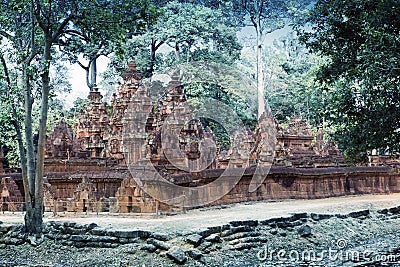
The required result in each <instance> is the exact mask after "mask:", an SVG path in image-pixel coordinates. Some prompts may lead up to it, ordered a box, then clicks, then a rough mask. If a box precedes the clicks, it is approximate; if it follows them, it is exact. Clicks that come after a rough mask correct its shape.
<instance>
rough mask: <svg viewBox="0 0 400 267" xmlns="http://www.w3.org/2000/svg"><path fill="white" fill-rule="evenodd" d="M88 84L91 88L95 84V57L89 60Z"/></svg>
mask: <svg viewBox="0 0 400 267" xmlns="http://www.w3.org/2000/svg"><path fill="white" fill-rule="evenodd" d="M90 84H91V88H93V87H94V86H95V85H96V84H97V57H96V58H94V59H93V60H92V61H90Z"/></svg>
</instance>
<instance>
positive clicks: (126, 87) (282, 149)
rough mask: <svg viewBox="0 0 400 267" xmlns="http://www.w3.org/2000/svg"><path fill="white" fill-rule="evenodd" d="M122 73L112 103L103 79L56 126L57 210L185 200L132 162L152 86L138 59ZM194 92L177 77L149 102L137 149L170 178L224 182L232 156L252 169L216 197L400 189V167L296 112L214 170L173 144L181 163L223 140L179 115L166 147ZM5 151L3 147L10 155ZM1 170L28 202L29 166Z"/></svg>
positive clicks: (123, 208)
mask: <svg viewBox="0 0 400 267" xmlns="http://www.w3.org/2000/svg"><path fill="white" fill-rule="evenodd" d="M122 77H123V84H122V85H121V86H120V87H119V88H118V94H114V96H113V99H112V109H111V112H110V111H109V110H107V106H106V105H105V104H104V103H103V100H102V98H103V96H102V95H101V93H100V92H99V90H98V88H97V87H96V86H95V87H94V88H93V89H92V90H91V91H90V92H89V96H88V99H89V104H88V105H87V106H86V109H85V110H84V111H83V112H82V113H81V115H80V116H79V118H78V123H77V124H76V125H74V126H73V127H70V126H69V125H68V124H67V123H66V122H65V120H64V119H63V118H62V119H61V120H60V122H59V124H58V125H57V126H56V127H55V128H54V130H53V131H52V132H51V133H50V134H49V135H48V137H47V142H46V148H45V149H46V151H45V155H46V160H45V182H44V195H45V208H46V210H47V211H53V212H111V213H115V212H120V213H151V212H159V211H173V210H174V209H175V208H174V207H172V206H169V205H167V204H165V203H161V202H159V201H158V200H157V199H154V198H153V197H152V196H150V195H149V194H147V193H146V192H144V191H143V190H142V189H141V187H140V186H139V185H138V184H137V183H136V180H135V179H134V177H132V174H131V173H130V172H129V170H128V168H127V162H126V159H125V155H124V149H123V127H124V115H125V113H126V110H127V108H128V107H129V106H130V105H131V104H132V103H134V102H135V101H139V100H138V99H137V97H136V96H137V95H138V94H139V95H142V96H145V95H146V94H147V91H146V89H145V88H144V86H143V85H142V80H141V75H140V73H139V71H138V70H137V69H136V66H135V64H134V63H130V64H129V65H128V69H127V70H126V72H125V73H124V74H123V75H122ZM185 101H186V97H185V92H184V86H183V85H181V84H180V82H179V79H178V78H177V77H173V78H172V80H171V82H170V83H169V86H168V90H167V93H166V95H164V96H163V97H161V98H160V99H159V102H158V103H157V104H156V105H154V106H151V107H148V108H150V110H151V112H150V114H149V116H148V119H147V121H146V124H145V128H146V129H145V130H146V134H147V139H146V140H147V141H146V142H147V143H146V146H145V147H144V148H139V149H138V150H137V153H138V154H140V156H141V157H144V158H147V159H149V160H150V161H151V163H152V165H153V166H154V167H155V168H156V169H157V171H158V172H159V173H160V174H162V176H163V177H165V178H166V179H167V180H169V181H173V182H174V183H175V184H177V185H181V186H201V185H205V184H208V183H209V182H212V181H214V180H215V179H217V178H218V175H219V174H221V172H223V171H224V169H225V168H227V166H228V162H230V164H232V166H234V167H235V168H246V170H245V172H244V175H243V177H242V178H241V179H240V181H239V182H238V183H237V184H236V185H235V187H234V188H233V189H232V190H231V191H230V192H229V193H228V194H227V195H225V196H223V197H222V198H221V199H219V200H217V201H215V202H213V203H211V205H215V204H226V203H234V202H241V201H252V200H270V199H284V198H320V197H329V196H337V195H344V194H361V193H390V192H399V191H400V182H399V177H400V176H399V175H398V174H394V173H393V172H392V169H390V168H386V167H353V168H348V167H345V165H344V160H343V156H342V154H341V153H340V151H339V150H338V149H337V147H336V145H335V143H334V142H333V141H328V142H326V141H325V140H324V137H323V132H322V130H320V131H319V132H318V133H317V134H316V135H315V134H314V133H313V131H312V129H311V128H310V126H309V125H307V123H306V122H305V121H304V120H302V119H301V118H299V117H295V118H293V119H292V120H291V121H290V123H289V125H288V127H287V128H285V129H283V128H282V127H281V126H280V125H279V124H278V123H277V122H276V120H275V119H274V118H273V116H272V115H271V114H270V113H268V112H265V113H264V114H263V115H262V116H261V118H260V120H259V123H258V125H257V126H256V129H255V130H254V131H249V132H248V133H247V136H245V137H244V139H243V140H246V142H241V141H240V140H241V139H237V140H239V141H236V142H237V144H233V145H232V147H231V149H230V150H229V151H222V150H220V149H218V150H217V151H215V152H216V154H217V155H216V156H215V157H213V155H207V157H206V158H207V161H208V162H211V164H209V165H208V167H207V169H206V170H203V171H200V172H192V173H187V172H183V171H182V170H180V169H179V168H177V167H176V164H175V165H174V164H171V163H170V162H169V160H168V157H167V156H168V153H174V151H175V150H176V149H177V148H179V149H180V151H183V153H182V154H180V155H179V156H178V157H175V160H176V162H178V165H179V164H182V165H185V164H186V165H187V164H197V162H198V161H196V159H198V158H199V153H200V151H199V140H201V139H203V138H205V137H207V138H209V139H210V140H215V138H214V136H213V133H212V131H211V130H209V129H207V128H205V127H203V126H202V124H201V123H200V122H199V121H195V120H191V121H190V122H189V123H187V122H183V121H179V120H178V121H176V122H175V125H174V126H173V127H175V129H176V130H179V131H178V133H179V136H178V141H179V142H178V143H179V144H176V143H175V147H174V146H173V145H172V144H173V142H166V144H163V145H164V147H163V146H162V141H161V139H162V137H161V131H162V126H163V124H164V123H166V120H167V118H168V116H169V115H170V114H171V113H172V112H173V111H174V109H179V107H180V104H181V103H184V102H185ZM143 110H144V107H143ZM175 111H176V112H179V110H178V111H177V110H175ZM137 112H143V111H140V110H138V111H137ZM182 112H184V111H182ZM273 131H274V132H275V134H273ZM246 146H247V147H249V148H252V149H251V151H250V156H249V157H247V158H246V157H243V156H242V155H243V151H242V150H243V148H244V147H246ZM175 156H176V155H175ZM2 160H3V155H2V153H1V154H0V163H1V162H2ZM176 162H175V163H176ZM179 162H180V163H179ZM257 165H258V166H271V165H272V167H271V170H270V172H269V174H268V176H267V177H266V178H265V179H264V180H263V181H261V185H260V186H259V187H258V188H257V190H256V191H255V192H249V190H248V188H249V184H250V182H251V179H252V175H253V173H254V169H255V166H257ZM191 167H194V168H196V166H191ZM2 173H3V174H2ZM0 177H1V199H0V201H1V203H0V204H1V205H2V207H4V209H6V210H21V209H22V208H23V204H22V203H23V198H22V195H23V194H21V193H22V192H23V186H22V179H21V176H20V174H12V175H11V174H7V173H5V174H4V170H3V168H2V164H0ZM203 197H204V196H203Z"/></svg>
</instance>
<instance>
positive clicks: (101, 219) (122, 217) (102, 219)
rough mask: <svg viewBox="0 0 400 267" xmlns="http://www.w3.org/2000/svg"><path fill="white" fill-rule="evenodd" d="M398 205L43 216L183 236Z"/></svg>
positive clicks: (382, 199) (265, 205) (348, 201)
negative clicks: (246, 223) (244, 222)
mask: <svg viewBox="0 0 400 267" xmlns="http://www.w3.org/2000/svg"><path fill="white" fill-rule="evenodd" d="M398 205H400V193H397V194H390V195H363V196H346V197H335V198H327V199H313V200H285V201H279V202H253V203H241V204H235V205H230V206H224V207H213V208H207V209H197V210H191V211H188V212H187V213H185V214H178V215H174V216H158V217H155V216H133V215H127V214H117V215H113V214H108V213H103V214H99V215H96V214H88V215H86V214H69V213H65V214H64V213H60V214H59V216H57V217H53V216H52V214H51V213H46V215H45V221H74V222H77V223H79V224H87V223H92V222H95V223H97V224H98V225H99V226H100V227H102V228H114V229H138V228H139V229H142V230H152V231H160V232H175V233H185V232H190V231H193V230H195V229H201V228H205V227H208V226H216V225H222V224H225V223H228V222H230V221H235V220H249V219H254V220H265V219H268V218H273V217H280V216H287V215H290V214H292V213H298V212H315V213H330V214H332V213H347V212H351V211H356V210H362V209H370V210H376V209H382V208H388V207H393V206H398ZM0 221H2V222H4V223H22V222H23V214H22V213H15V214H11V213H5V214H0Z"/></svg>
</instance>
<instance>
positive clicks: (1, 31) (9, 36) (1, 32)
mask: <svg viewBox="0 0 400 267" xmlns="http://www.w3.org/2000/svg"><path fill="white" fill-rule="evenodd" d="M0 35H1V36H4V37H5V38H7V39H10V40H11V41H13V40H14V38H15V37H14V36H12V35H11V34H9V33H7V32H6V31H3V30H0Z"/></svg>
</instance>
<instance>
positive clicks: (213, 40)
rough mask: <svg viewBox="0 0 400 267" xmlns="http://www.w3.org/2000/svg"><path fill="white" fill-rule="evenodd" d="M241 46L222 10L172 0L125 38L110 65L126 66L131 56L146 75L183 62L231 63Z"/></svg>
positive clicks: (238, 54) (233, 28) (238, 53)
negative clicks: (121, 51)
mask: <svg viewBox="0 0 400 267" xmlns="http://www.w3.org/2000/svg"><path fill="white" fill-rule="evenodd" d="M240 49H241V45H240V44H239V43H238V41H237V37H236V29H235V27H233V26H231V25H230V24H229V21H228V19H227V18H226V16H224V15H223V13H222V11H221V10H219V9H212V8H209V7H206V6H203V5H201V4H192V3H180V2H177V1H172V2H168V3H167V4H166V5H165V6H163V7H162V8H161V9H160V11H159V17H158V19H157V21H156V22H155V23H154V24H149V25H148V27H147V28H146V30H145V31H144V33H143V34H140V35H136V36H133V37H132V38H131V39H130V40H129V41H128V43H127V44H126V46H125V47H124V51H125V54H124V55H123V57H122V58H121V57H120V58H115V60H116V61H117V62H114V63H113V65H114V66H118V67H119V68H125V67H126V64H127V63H128V62H129V61H131V60H134V61H135V62H136V64H137V66H138V68H139V69H140V70H141V71H142V72H143V73H144V74H145V76H150V75H151V74H152V73H153V71H157V70H161V69H164V68H165V67H170V66H172V65H176V64H179V63H182V62H193V61H201V60H204V61H205V60H210V61H213V62H217V61H218V62H224V63H225V64H230V63H233V62H234V61H235V60H237V59H238V58H239V56H240Z"/></svg>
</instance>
